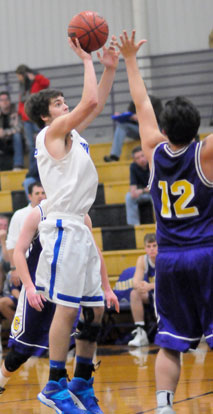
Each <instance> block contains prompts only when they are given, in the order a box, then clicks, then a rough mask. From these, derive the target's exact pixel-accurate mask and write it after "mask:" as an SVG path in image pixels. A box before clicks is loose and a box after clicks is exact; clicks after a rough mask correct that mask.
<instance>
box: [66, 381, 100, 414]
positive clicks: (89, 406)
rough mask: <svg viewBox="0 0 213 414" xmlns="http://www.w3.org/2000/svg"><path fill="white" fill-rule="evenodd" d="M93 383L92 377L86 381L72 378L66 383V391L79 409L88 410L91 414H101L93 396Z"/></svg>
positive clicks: (96, 400)
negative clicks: (67, 390)
mask: <svg viewBox="0 0 213 414" xmlns="http://www.w3.org/2000/svg"><path fill="white" fill-rule="evenodd" d="M93 382H94V378H93V377H92V378H90V379H89V380H88V381H86V380H85V379H83V378H78V377H74V378H73V379H72V380H71V381H70V382H69V383H68V389H69V391H70V395H71V397H72V399H73V401H74V403H75V404H77V406H78V407H79V408H81V409H83V410H88V411H89V412H90V413H91V414H103V411H102V410H101V409H100V407H99V405H98V399H97V398H96V396H95V394H94V389H93ZM85 412H86V411H84V413H85Z"/></svg>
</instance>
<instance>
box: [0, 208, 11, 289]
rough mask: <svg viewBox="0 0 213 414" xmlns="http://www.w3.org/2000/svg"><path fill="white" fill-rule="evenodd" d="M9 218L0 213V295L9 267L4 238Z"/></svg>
mask: <svg viewBox="0 0 213 414" xmlns="http://www.w3.org/2000/svg"><path fill="white" fill-rule="evenodd" d="M8 224H9V220H8V217H7V216H4V215H3V214H1V215H0V296H2V294H3V286H4V280H5V277H6V274H7V272H9V269H10V263H9V255H8V253H7V248H6V238H7V232H8Z"/></svg>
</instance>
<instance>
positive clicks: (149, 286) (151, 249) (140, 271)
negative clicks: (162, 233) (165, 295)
mask: <svg viewBox="0 0 213 414" xmlns="http://www.w3.org/2000/svg"><path fill="white" fill-rule="evenodd" d="M144 247H145V251H146V254H145V255H143V256H139V258H138V260H137V263H136V269H135V273H134V276H133V289H132V291H131V293H130V306H131V312H132V317H133V319H134V323H135V330H134V331H133V332H132V333H133V335H134V338H133V339H132V340H131V341H129V342H128V345H129V346H145V345H148V343H149V340H148V332H146V330H147V326H146V325H145V318H144V304H149V305H150V307H151V309H150V312H152V313H154V308H153V295H154V288H155V259H156V256H157V251H158V248H157V242H156V236H155V234H154V233H150V234H146V235H145V237H144Z"/></svg>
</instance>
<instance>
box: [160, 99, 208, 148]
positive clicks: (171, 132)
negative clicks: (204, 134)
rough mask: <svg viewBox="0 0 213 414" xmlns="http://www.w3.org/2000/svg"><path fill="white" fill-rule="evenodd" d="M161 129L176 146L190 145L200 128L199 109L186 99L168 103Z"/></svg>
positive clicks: (163, 114) (162, 115)
mask: <svg viewBox="0 0 213 414" xmlns="http://www.w3.org/2000/svg"><path fill="white" fill-rule="evenodd" d="M160 122H161V128H162V129H163V130H164V131H165V134H166V135H167V137H168V138H169V141H170V142H171V143H172V144H174V145H188V144H189V143H190V142H191V141H192V140H193V138H195V136H196V134H197V131H198V128H199V126H200V114H199V111H198V110H197V108H196V107H195V106H194V105H193V103H192V102H190V101H189V100H188V99H186V98H185V97H181V96H178V97H176V98H175V99H173V100H172V101H168V102H167V103H166V105H165V107H164V109H163V111H162V113H161V119H160Z"/></svg>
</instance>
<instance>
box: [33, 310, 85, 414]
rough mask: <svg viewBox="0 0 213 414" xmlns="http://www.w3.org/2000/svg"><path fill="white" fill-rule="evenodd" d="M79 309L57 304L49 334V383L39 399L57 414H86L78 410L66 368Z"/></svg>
mask: <svg viewBox="0 0 213 414" xmlns="http://www.w3.org/2000/svg"><path fill="white" fill-rule="evenodd" d="M77 312H78V309H77V308H72V307H68V306H63V305H59V304H57V306H56V311H55V314H54V317H53V321H52V324H51V327H50V334H49V354H50V371H49V381H48V382H47V384H46V386H45V388H44V389H43V390H42V391H41V392H40V393H39V395H38V399H39V400H40V401H41V402H42V403H43V404H45V405H47V406H48V407H51V408H54V409H55V410H56V412H57V413H62V414H69V413H70V412H72V413H73V414H80V413H83V414H86V413H87V411H84V412H83V411H82V410H80V409H79V408H77V407H76V406H75V404H74V402H73V400H72V398H71V396H70V393H69V391H68V388H67V371H66V368H65V364H66V358H67V353H68V350H69V343H70V333H71V330H72V326H73V323H74V320H75V318H76V315H77Z"/></svg>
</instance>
